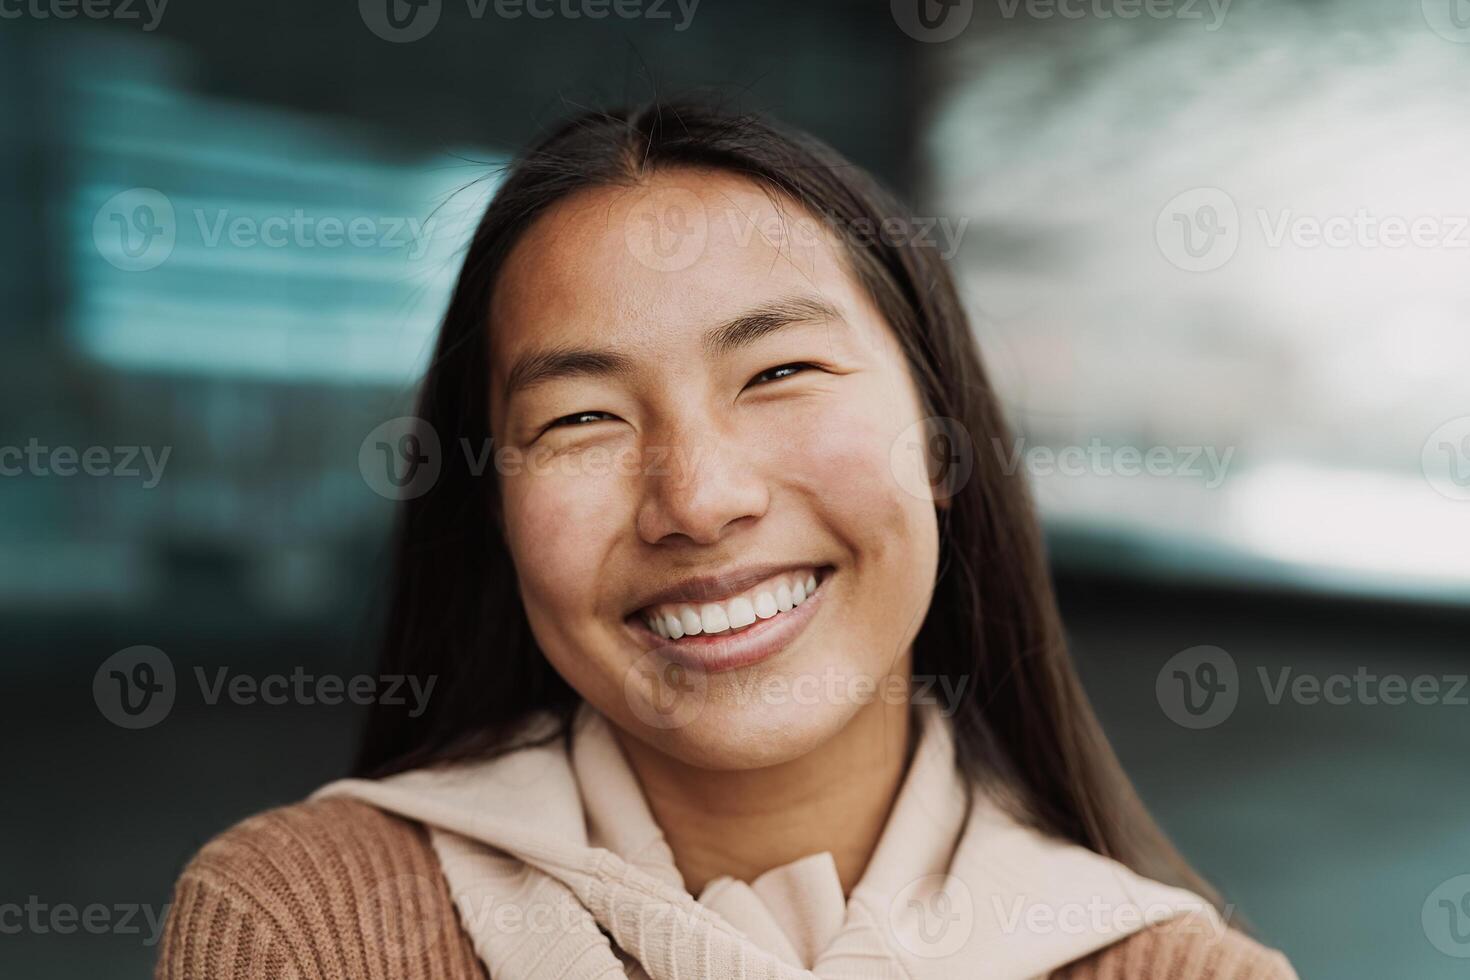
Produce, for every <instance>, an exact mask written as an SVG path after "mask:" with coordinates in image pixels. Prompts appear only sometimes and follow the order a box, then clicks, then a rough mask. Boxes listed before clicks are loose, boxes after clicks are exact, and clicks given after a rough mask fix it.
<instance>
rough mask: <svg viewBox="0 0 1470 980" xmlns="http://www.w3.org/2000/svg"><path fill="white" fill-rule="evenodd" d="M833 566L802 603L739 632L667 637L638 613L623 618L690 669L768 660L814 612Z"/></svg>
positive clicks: (646, 642) (651, 645) (648, 644)
mask: <svg viewBox="0 0 1470 980" xmlns="http://www.w3.org/2000/svg"><path fill="white" fill-rule="evenodd" d="M833 574H834V573H833V571H832V569H830V568H828V569H824V570H823V572H822V574H821V578H820V581H818V582H817V591H815V592H813V593H812V594H811V595H810V596H808V597H807V598H806V599H805V600H803V601H802V603H801V605H799V606H796V607H794V608H793V609H791V610H790V611H788V612H783V613H777V614H776V615H775V616H772V617H771V618H770V619H762V620H757V621H756V622H755V623H754V624H752V625H750V626H747V627H746V628H745V629H743V630H741V631H740V632H738V633H731V632H730V631H729V630H726V631H724V632H722V633H712V634H705V633H701V634H698V635H696V636H686V637H684V638H683V639H680V640H670V639H668V638H666V637H662V636H659V635H658V634H657V633H655V632H654V631H653V630H651V629H649V628H648V626H647V625H646V624H645V623H644V622H643V620H642V618H641V617H634V619H633V620H631V621H626V622H625V625H627V627H628V629H629V630H631V631H632V632H633V634H634V635H635V636H636V637H637V640H638V642H639V644H640V645H641V646H643V647H644V648H645V649H648V650H653V651H656V652H657V653H658V654H659V656H661V657H663V658H665V659H666V660H669V661H672V662H673V663H676V664H681V665H682V666H684V667H687V668H689V669H690V670H698V671H702V672H704V673H706V674H719V673H723V672H724V671H727V670H738V669H739V668H741V667H749V666H751V665H752V664H758V663H760V662H761V661H762V660H769V659H770V658H771V657H774V656H775V655H776V654H778V653H780V652H781V651H782V650H784V649H786V647H787V646H789V645H790V644H791V642H792V641H793V640H795V639H796V638H797V637H798V636H800V635H801V631H802V630H804V629H806V626H807V623H810V622H811V621H812V617H813V616H815V615H816V614H817V610H818V608H819V607H820V606H821V605H822V600H823V599H824V598H825V597H826V595H827V583H828V582H830V581H831V579H832V576H833Z"/></svg>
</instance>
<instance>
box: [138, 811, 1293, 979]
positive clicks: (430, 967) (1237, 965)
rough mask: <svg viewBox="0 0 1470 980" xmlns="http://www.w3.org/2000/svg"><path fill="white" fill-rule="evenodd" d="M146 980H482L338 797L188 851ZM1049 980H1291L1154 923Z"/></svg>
mask: <svg viewBox="0 0 1470 980" xmlns="http://www.w3.org/2000/svg"><path fill="white" fill-rule="evenodd" d="M155 976H156V977H157V978H158V980H246V978H249V980H380V978H381V980H389V978H394V980H397V978H403V980H484V978H485V972H484V969H483V967H481V965H480V963H479V961H478V959H477V958H476V956H475V952H474V949H473V947H472V946H471V945H470V940H469V936H468V935H467V934H466V933H465V932H464V931H463V930H462V929H461V927H460V924H459V921H458V916H457V913H456V912H455V909H454V905H453V903H452V902H451V900H450V897H449V891H448V889H447V887H446V886H445V883H444V879H443V876H442V874H441V873H440V870H439V867H438V861H437V858H436V856H435V854H434V851H433V849H432V848H431V847H430V845H429V841H428V836H427V834H426V833H425V831H424V828H423V827H422V826H420V825H418V824H416V823H413V822H411V821H408V820H403V819H400V818H398V817H393V816H389V815H388V814H385V813H383V812H382V811H380V810H378V809H376V808H374V807H372V806H369V805H367V804H364V803H360V802H358V801H356V800H351V799H346V798H328V799H322V800H316V801H312V802H309V803H299V804H296V805H294V806H289V807H285V808H282V809H278V810H272V811H268V812H266V813H263V814H260V815H258V816H255V817H252V818H250V819H248V820H246V821H244V822H243V823H240V824H238V825H236V826H235V827H234V828H232V829H230V830H229V831H226V832H225V833H224V834H222V835H221V836H219V837H217V838H216V839H215V840H213V841H211V842H210V843H209V844H207V845H205V847H204V848H203V849H202V850H201V851H200V852H199V854H198V855H197V856H196V857H195V858H194V860H193V861H192V862H190V864H189V866H188V867H187V868H186V869H185V870H184V873H183V875H182V877H181V878H180V880H179V882H178V886H177V888H176V889H175V892H174V900H173V907H172V909H171V910H170V912H169V916H168V922H167V926H166V929H165V933H164V938H163V942H162V944H161V946H160V949H159V959H158V966H157V971H156V974H155ZM1052 977H1053V978H1056V980H1295V977H1296V974H1295V973H1294V972H1293V971H1292V969H1291V967H1290V966H1289V965H1288V963H1287V961H1286V958H1285V957H1284V956H1282V955H1281V954H1280V953H1278V952H1275V951H1274V950H1270V949H1267V948H1266V947H1264V946H1261V945H1260V944H1258V943H1256V942H1255V941H1254V940H1252V939H1250V938H1248V937H1246V936H1244V935H1242V934H1241V933H1239V932H1236V931H1234V930H1230V931H1229V932H1227V933H1226V934H1225V937H1224V938H1223V939H1222V940H1219V941H1214V940H1212V937H1211V935H1210V934H1209V932H1208V930H1190V929H1188V928H1181V927H1180V924H1178V923H1172V922H1166V923H1163V924H1161V925H1158V926H1154V927H1153V928H1150V929H1146V930H1144V931H1142V932H1138V933H1135V934H1134V935H1133V936H1130V937H1129V938H1127V939H1124V940H1123V941H1121V942H1119V943H1116V944H1114V945H1112V946H1109V947H1107V948H1105V949H1102V950H1100V951H1098V952H1096V953H1094V954H1092V955H1090V956H1088V957H1086V958H1084V959H1082V960H1079V961H1077V962H1075V963H1073V964H1071V965H1069V966H1066V967H1064V968H1062V969H1061V970H1058V971H1056V972H1054V973H1053V974H1052Z"/></svg>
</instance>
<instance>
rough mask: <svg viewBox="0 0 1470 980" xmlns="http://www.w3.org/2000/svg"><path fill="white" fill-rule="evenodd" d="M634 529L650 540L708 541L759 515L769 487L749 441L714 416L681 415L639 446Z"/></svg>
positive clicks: (715, 541)
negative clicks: (639, 485)
mask: <svg viewBox="0 0 1470 980" xmlns="http://www.w3.org/2000/svg"><path fill="white" fill-rule="evenodd" d="M644 460H645V466H644V472H643V474H642V481H643V486H642V496H641V500H640V502H639V506H638V517H637V524H638V535H639V537H641V538H642V539H643V540H644V541H646V542H648V543H649V544H667V543H674V542H677V541H683V542H684V543H694V544H701V545H710V544H716V543H718V542H719V541H720V540H721V539H722V538H724V537H725V536H726V535H727V534H729V533H730V532H731V531H733V530H734V529H736V528H738V527H741V526H743V525H746V524H750V523H753V522H754V521H756V520H758V519H759V518H760V517H761V516H762V515H763V514H765V512H766V508H767V506H768V505H769V503H770V489H769V487H768V485H767V482H766V479H765V477H764V475H763V474H762V473H761V472H760V470H759V468H758V467H757V466H756V465H753V463H754V462H755V461H754V459H753V457H752V454H751V453H750V452H749V451H748V447H747V446H746V443H745V441H744V440H742V439H741V438H740V437H739V436H738V435H737V434H736V433H734V432H731V431H727V427H724V426H721V425H720V424H719V420H717V419H714V418H708V419H701V420H689V419H685V420H683V421H682V422H681V423H680V424H679V425H677V426H670V427H668V428H667V429H665V430H664V436H663V437H662V438H659V439H658V440H657V444H656V445H648V446H645V447H644Z"/></svg>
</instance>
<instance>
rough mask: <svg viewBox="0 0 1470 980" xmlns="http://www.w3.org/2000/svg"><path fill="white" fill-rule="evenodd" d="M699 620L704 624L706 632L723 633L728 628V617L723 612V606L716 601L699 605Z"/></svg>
mask: <svg viewBox="0 0 1470 980" xmlns="http://www.w3.org/2000/svg"><path fill="white" fill-rule="evenodd" d="M699 621H700V622H701V623H703V624H704V631H705V632H706V633H723V632H725V630H727V629H729V628H730V617H729V616H727V615H726V614H725V607H724V606H721V605H720V604H719V603H717V602H706V603H705V604H704V605H702V606H700V607H699Z"/></svg>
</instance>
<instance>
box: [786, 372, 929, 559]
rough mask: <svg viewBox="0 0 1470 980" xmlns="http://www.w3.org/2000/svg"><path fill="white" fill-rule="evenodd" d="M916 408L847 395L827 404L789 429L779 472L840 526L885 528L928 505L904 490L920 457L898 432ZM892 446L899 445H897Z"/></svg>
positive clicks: (903, 521) (907, 521) (919, 515)
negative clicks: (907, 447) (819, 503)
mask: <svg viewBox="0 0 1470 980" xmlns="http://www.w3.org/2000/svg"><path fill="white" fill-rule="evenodd" d="M915 415H916V411H915V410H914V409H912V408H911V407H908V406H903V405H894V404H893V403H892V402H891V401H879V400H873V399H849V400H847V401H845V402H844V403H843V404H840V405H827V406H824V407H823V408H822V410H820V411H818V412H814V413H812V414H811V415H810V416H809V417H808V418H807V419H806V420H805V421H804V422H803V423H802V424H800V425H798V426H795V427H793V429H792V430H791V431H790V435H789V438H788V441H787V442H786V443H785V445H784V448H783V453H782V458H781V459H780V461H779V464H780V467H781V470H782V471H783V472H784V473H786V474H789V475H790V478H791V479H793V480H794V481H796V482H799V484H800V485H801V486H802V488H803V489H804V490H806V491H807V492H809V493H810V494H811V495H812V496H813V497H814V498H816V499H819V500H822V501H824V502H825V504H826V509H827V511H828V512H829V513H831V514H832V515H833V516H834V519H840V520H841V521H842V523H843V524H844V525H848V526H850V527H854V528H871V529H872V530H873V531H875V532H878V531H882V532H883V533H885V534H886V533H891V531H892V530H894V529H896V528H907V527H908V525H909V524H910V523H911V522H912V521H913V520H915V519H916V518H922V517H923V516H924V515H926V514H928V515H929V516H930V517H932V512H933V504H932V503H930V502H927V501H924V500H922V499H919V498H916V497H915V496H914V495H913V494H912V493H910V492H908V490H906V489H905V488H906V487H911V486H912V485H913V484H914V480H915V475H914V473H913V472H912V471H913V469H914V468H915V466H917V467H918V468H919V472H921V473H922V467H923V464H922V461H918V460H917V458H916V457H915V456H914V454H912V453H906V452H904V451H903V448H902V447H903V440H902V438H901V437H902V435H903V433H904V431H905V429H906V428H907V426H908V424H909V422H910V420H911V419H912V418H913V417H914V416H915ZM895 447H898V449H897V451H896V450H895Z"/></svg>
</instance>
